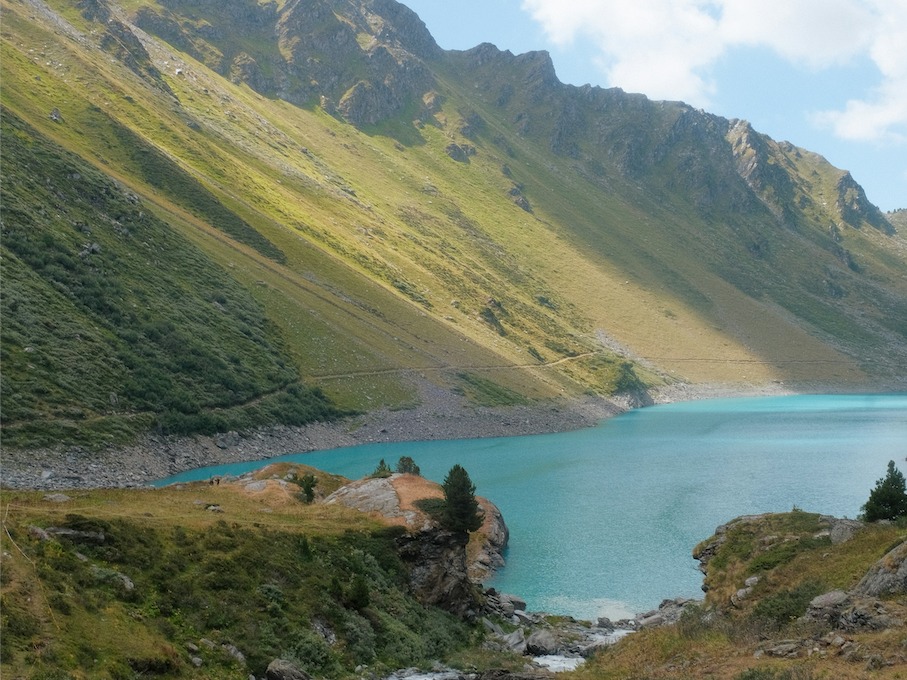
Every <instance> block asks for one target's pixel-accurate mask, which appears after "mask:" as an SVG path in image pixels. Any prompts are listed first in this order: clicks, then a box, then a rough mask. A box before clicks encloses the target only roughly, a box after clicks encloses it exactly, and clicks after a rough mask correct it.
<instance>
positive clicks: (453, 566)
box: [397, 527, 481, 619]
mask: <svg viewBox="0 0 907 680" xmlns="http://www.w3.org/2000/svg"><path fill="white" fill-rule="evenodd" d="M467 541H468V536H467V535H466V534H465V533H459V532H457V533H454V532H451V531H445V530H443V529H438V528H434V527H433V528H430V529H427V530H425V531H419V532H416V533H409V534H404V535H403V536H401V537H400V538H399V539H397V551H398V553H399V555H400V557H401V558H402V560H403V562H404V563H405V564H406V565H407V567H408V569H409V579H410V586H411V588H412V592H413V594H414V595H415V596H416V597H417V598H418V599H419V600H420V601H421V602H423V603H425V604H428V605H435V606H438V607H441V608H442V609H445V610H447V611H449V612H450V613H452V614H454V615H456V616H458V617H460V618H464V619H473V618H475V617H476V616H477V615H478V612H479V611H480V609H481V595H480V593H479V589H478V588H477V587H476V586H475V585H474V584H473V583H472V581H470V580H469V575H468V574H467V571H466V543H467Z"/></svg>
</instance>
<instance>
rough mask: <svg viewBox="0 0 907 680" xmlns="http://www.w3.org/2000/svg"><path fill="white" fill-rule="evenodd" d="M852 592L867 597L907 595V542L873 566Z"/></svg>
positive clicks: (889, 552)
mask: <svg viewBox="0 0 907 680" xmlns="http://www.w3.org/2000/svg"><path fill="white" fill-rule="evenodd" d="M852 592H853V593H854V594H855V595H863V596H866V597H884V596H886V595H903V594H905V593H907V541H905V542H904V543H901V544H900V545H898V546H896V547H895V548H893V549H892V550H890V551H888V553H887V554H886V555H885V556H884V557H883V558H882V559H880V560H879V561H878V562H876V563H875V564H874V565H872V567H870V568H869V571H868V572H866V575H865V576H864V577H863V578H862V579H861V580H860V582H859V583H858V584H857V586H856V588H854V589H853V591H852Z"/></svg>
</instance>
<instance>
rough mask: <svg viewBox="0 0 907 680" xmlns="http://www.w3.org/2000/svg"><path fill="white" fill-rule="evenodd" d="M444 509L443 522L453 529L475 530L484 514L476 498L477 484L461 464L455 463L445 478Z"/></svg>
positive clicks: (443, 486) (443, 485)
mask: <svg viewBox="0 0 907 680" xmlns="http://www.w3.org/2000/svg"><path fill="white" fill-rule="evenodd" d="M442 488H443V489H444V511H443V514H442V520H441V523H442V524H443V525H444V527H446V528H447V529H449V530H451V531H475V530H476V529H478V528H479V527H480V526H482V520H483V519H484V515H483V513H482V511H481V510H480V509H479V502H478V501H477V500H476V485H475V484H473V483H472V480H471V479H470V478H469V473H468V472H466V470H465V469H464V468H463V467H462V466H461V465H454V466H453V467H452V468H450V471H449V472H448V473H447V477H445V478H444V484H442Z"/></svg>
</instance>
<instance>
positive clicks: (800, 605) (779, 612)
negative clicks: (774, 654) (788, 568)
mask: <svg viewBox="0 0 907 680" xmlns="http://www.w3.org/2000/svg"><path fill="white" fill-rule="evenodd" d="M824 591H825V588H824V587H823V586H822V584H821V583H818V582H816V581H807V582H805V583H801V584H800V585H798V586H797V587H796V588H794V589H792V590H782V591H781V592H778V593H776V594H774V595H771V596H769V597H766V598H765V599H763V600H761V601H760V602H759V603H758V604H757V605H756V606H755V607H754V608H753V616H754V617H756V618H757V619H762V620H764V621H766V622H768V623H770V624H771V625H773V626H774V627H776V628H782V627H783V626H785V625H786V624H788V623H790V622H791V621H794V620H795V619H797V618H799V617H800V616H803V614H805V613H806V608H807V607H808V606H809V603H810V600H812V599H813V598H814V597H816V596H817V595H820V594H821V593H823V592H824Z"/></svg>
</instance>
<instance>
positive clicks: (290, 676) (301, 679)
mask: <svg viewBox="0 0 907 680" xmlns="http://www.w3.org/2000/svg"><path fill="white" fill-rule="evenodd" d="M265 679H266V680H311V676H310V675H309V674H308V673H306V672H305V671H304V670H302V669H301V668H299V667H298V666H296V665H295V664H294V663H293V662H292V661H287V660H286V659H274V660H273V661H272V662H271V663H269V664H268V669H267V670H266V671H265Z"/></svg>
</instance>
